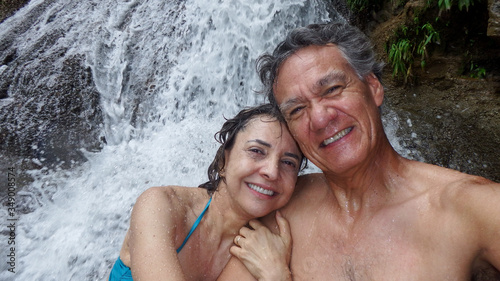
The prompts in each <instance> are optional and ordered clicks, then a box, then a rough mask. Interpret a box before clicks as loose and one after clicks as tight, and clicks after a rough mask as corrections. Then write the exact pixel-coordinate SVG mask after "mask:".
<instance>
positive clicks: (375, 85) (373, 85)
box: [365, 72, 384, 106]
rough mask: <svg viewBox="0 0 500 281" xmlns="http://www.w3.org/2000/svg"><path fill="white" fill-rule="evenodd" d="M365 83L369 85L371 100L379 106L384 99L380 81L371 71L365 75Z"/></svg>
mask: <svg viewBox="0 0 500 281" xmlns="http://www.w3.org/2000/svg"><path fill="white" fill-rule="evenodd" d="M365 79H366V83H367V84H368V86H369V87H370V90H371V94H372V97H373V100H374V101H375V103H376V104H377V106H381V105H382V102H383V101H384V86H382V83H380V80H378V78H377V76H376V75H375V74H374V73H373V72H372V73H370V74H368V75H367V76H366V78H365Z"/></svg>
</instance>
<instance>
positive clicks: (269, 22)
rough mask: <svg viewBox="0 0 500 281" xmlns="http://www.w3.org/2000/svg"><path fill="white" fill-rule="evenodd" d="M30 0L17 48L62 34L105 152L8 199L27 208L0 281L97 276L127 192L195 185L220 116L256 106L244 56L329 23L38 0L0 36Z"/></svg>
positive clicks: (125, 211) (284, 3)
mask: <svg viewBox="0 0 500 281" xmlns="http://www.w3.org/2000/svg"><path fill="white" fill-rule="evenodd" d="M215 2H216V3H215ZM42 4H43V5H46V6H48V7H47V8H46V9H45V10H44V12H43V13H41V14H40V15H39V18H38V20H36V21H34V23H33V25H32V26H31V27H30V28H29V30H27V31H26V32H24V33H23V34H22V35H21V36H19V38H16V42H15V44H17V46H18V52H19V53H22V52H23V49H26V48H28V47H29V46H30V44H32V43H33V42H35V41H36V40H35V39H37V38H40V37H41V36H43V34H44V33H48V32H53V31H54V30H60V32H62V33H64V36H61V37H60V38H59V39H57V42H56V43H55V44H54V46H53V47H52V49H57V48H64V49H65V55H64V57H62V58H61V61H63V59H64V58H65V57H69V56H71V55H75V54H84V55H85V56H86V60H87V64H88V66H89V67H90V69H91V70H92V73H93V79H94V83H95V85H96V87H97V89H98V90H99V93H100V95H101V102H100V106H101V108H102V110H103V113H104V115H105V118H104V119H105V123H104V132H103V134H104V137H105V138H106V140H107V145H106V146H105V147H104V148H103V150H102V151H100V152H97V153H90V152H86V157H87V158H88V161H87V162H85V163H84V164H82V165H80V166H78V167H76V168H74V169H72V170H59V171H49V170H47V169H42V170H41V171H31V172H30V173H31V174H32V176H33V177H34V178H35V181H34V182H33V183H32V184H31V185H30V186H28V187H26V188H24V189H23V190H22V191H19V193H18V194H17V197H18V200H20V201H21V202H23V204H24V205H25V206H24V208H27V209H30V210H33V211H32V212H29V213H28V214H24V215H21V216H20V217H19V220H18V222H17V225H18V227H17V229H16V258H17V260H16V268H15V271H16V273H15V274H12V273H11V272H8V271H7V270H6V267H5V266H6V265H5V263H3V264H2V267H1V269H2V271H1V273H0V279H2V280H12V278H13V277H14V279H16V280H107V276H108V273H109V270H110V268H111V266H112V264H113V263H114V261H115V260H116V258H117V257H118V254H119V250H120V247H121V243H122V241H123V238H124V236H125V233H126V230H127V228H128V223H129V215H130V211H131V207H132V206H133V204H134V202H135V200H136V198H137V197H138V196H139V194H140V193H142V192H143V191H144V190H145V189H147V188H148V187H151V186H158V185H169V184H177V185H186V186H197V185H198V184H200V183H202V182H204V181H206V175H205V174H206V168H207V167H208V165H209V163H210V162H211V160H212V158H213V156H214V154H215V150H216V148H217V145H216V143H215V141H214V140H213V134H214V133H215V132H216V131H217V130H218V129H219V128H220V126H221V124H222V123H223V121H224V119H223V116H227V117H231V116H233V115H234V114H235V113H236V112H238V111H239V110H240V109H241V108H243V107H244V106H250V105H254V104H257V103H260V102H262V101H264V99H263V97H260V96H258V95H257V94H255V93H254V90H256V89H258V88H259V85H260V82H259V81H258V78H257V75H256V73H255V59H256V58H257V57H258V56H259V55H260V54H261V53H263V52H264V51H270V50H271V49H272V47H273V46H275V45H276V43H277V42H279V41H280V40H281V39H282V38H283V37H284V34H286V32H287V31H289V30H290V29H292V28H294V27H296V26H303V25H306V24H309V23H313V22H324V21H328V18H329V15H328V13H327V12H326V11H327V9H326V7H325V6H324V4H323V2H322V1H315V0H310V1H306V0H279V1H263V0H250V1H249V0H221V1H206V0H188V1H164V0H150V1H145V0H144V1H133V0H131V1H116V0H115V1H113V0H106V1H105V0H102V1H91V0H85V1H80V0H53V1H42V0H39V1H32V2H31V3H29V5H27V6H26V7H25V8H23V9H22V10H20V11H19V12H18V13H17V14H16V15H15V16H13V17H12V18H9V19H8V20H6V21H5V22H4V23H3V24H2V29H5V30H8V29H9V28H16V26H18V25H19V24H20V23H21V22H22V21H23V18H24V16H26V15H27V14H28V13H32V12H33V11H35V10H36V9H37V8H38V5H42ZM0 30H1V29H0ZM1 36H2V31H0V37H1ZM53 80H54V79H51V78H50V77H48V79H47V81H48V83H55V82H54V81H53ZM4 215H5V216H4ZM2 216H4V217H6V216H7V213H6V211H5V210H4V209H2Z"/></svg>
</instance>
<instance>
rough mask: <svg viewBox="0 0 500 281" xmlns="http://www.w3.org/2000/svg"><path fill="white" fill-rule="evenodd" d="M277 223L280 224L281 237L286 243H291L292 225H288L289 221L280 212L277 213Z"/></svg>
mask: <svg viewBox="0 0 500 281" xmlns="http://www.w3.org/2000/svg"><path fill="white" fill-rule="evenodd" d="M276 223H277V224H278V228H279V231H280V236H281V237H282V238H283V239H284V240H285V242H286V243H289V242H290V241H291V239H292V235H291V234H290V224H289V223H288V220H287V219H285V218H284V217H283V216H282V215H281V212H280V211H277V212H276Z"/></svg>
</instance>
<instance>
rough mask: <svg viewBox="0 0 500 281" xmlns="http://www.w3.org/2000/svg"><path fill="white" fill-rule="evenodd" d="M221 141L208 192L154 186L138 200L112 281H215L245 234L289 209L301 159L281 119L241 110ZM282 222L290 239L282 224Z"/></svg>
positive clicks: (265, 111) (265, 109)
mask: <svg viewBox="0 0 500 281" xmlns="http://www.w3.org/2000/svg"><path fill="white" fill-rule="evenodd" d="M216 139H217V140H218V141H219V142H220V143H221V146H220V148H219V150H218V151H217V154H216V156H215V159H214V161H213V162H212V164H211V165H210V167H209V169H208V176H209V181H208V182H207V183H205V184H202V185H200V187H202V188H204V189H206V190H203V189H198V188H189V187H179V186H165V187H153V188H150V189H148V190H146V191H145V192H144V193H143V194H142V195H141V196H140V197H139V198H138V199H137V202H136V204H135V206H134V208H133V211H132V216H131V219H130V228H129V230H128V232H127V235H126V237H125V241H124V243H123V246H122V249H121V251H120V257H119V258H118V260H117V262H116V263H115V265H114V267H113V269H112V272H111V274H110V280H112V281H114V280H132V276H133V279H134V280H136V281H137V280H148V281H150V280H216V279H217V277H218V276H219V274H220V272H221V271H222V269H223V268H224V266H225V265H226V263H227V262H228V260H229V259H230V257H231V254H230V253H229V248H230V247H231V246H232V245H233V241H234V242H235V243H236V244H237V242H238V241H237V240H235V236H236V235H237V234H238V231H239V230H240V228H242V227H243V226H245V225H246V224H247V223H248V222H249V221H250V220H252V219H254V218H258V217H262V216H264V215H267V214H269V213H270V212H272V211H274V210H277V209H279V208H281V207H282V206H284V205H285V204H286V203H287V202H288V200H289V199H290V196H291V195H292V193H293V190H294V187H295V182H296V180H297V175H298V172H299V170H300V168H301V165H302V162H303V156H302V153H301V152H300V150H299V148H298V146H297V144H296V143H295V141H294V139H293V138H292V136H291V135H290V133H289V132H288V129H287V127H286V125H285V123H284V120H283V119H282V117H281V115H280V114H279V112H277V111H275V110H274V109H273V107H272V106H271V105H268V104H266V105H261V106H257V107H254V108H250V109H246V110H243V111H241V112H240V113H238V115H236V116H235V117H234V118H233V119H229V120H227V121H226V122H225V123H224V125H223V126H222V129H221V130H220V131H219V132H218V133H217V134H216ZM276 219H277V222H278V225H279V226H280V228H281V227H282V228H283V230H284V231H283V233H284V234H283V235H285V236H286V235H289V234H288V232H287V231H286V229H287V227H288V225H287V222H286V221H285V220H284V218H282V217H281V216H280V215H279V213H277V215H276ZM252 223H253V224H254V225H255V223H256V222H255V221H254V222H252ZM287 239H288V240H287ZM290 240H291V239H290V237H285V239H284V241H290ZM285 244H288V245H284V246H283V247H281V248H280V249H281V250H283V249H284V251H285V252H286V251H288V253H284V255H285V254H287V255H289V249H290V245H289V243H285ZM283 259H287V260H288V259H289V258H288V257H285V258H283ZM285 263H286V261H283V264H284V266H286V267H287V266H288V264H285ZM277 272H279V271H277ZM267 274H273V273H270V272H267ZM263 275H265V273H259V276H256V278H262V276H263ZM269 276H270V275H267V277H266V278H269V279H271V278H273V277H269ZM127 278H128V279H127Z"/></svg>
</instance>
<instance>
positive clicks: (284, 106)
mask: <svg viewBox="0 0 500 281" xmlns="http://www.w3.org/2000/svg"><path fill="white" fill-rule="evenodd" d="M300 100H301V99H300V98H293V99H289V100H287V101H285V102H284V103H282V104H281V105H280V106H279V109H280V111H281V113H283V114H284V113H285V112H287V111H288V110H290V108H292V107H293V106H294V105H295V104H297V103H300Z"/></svg>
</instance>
